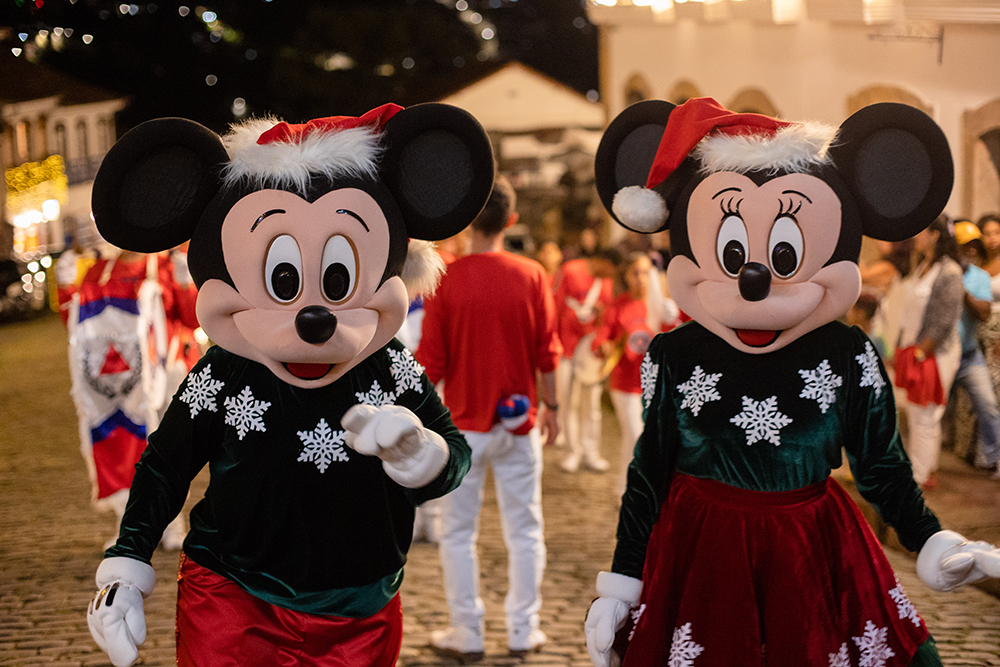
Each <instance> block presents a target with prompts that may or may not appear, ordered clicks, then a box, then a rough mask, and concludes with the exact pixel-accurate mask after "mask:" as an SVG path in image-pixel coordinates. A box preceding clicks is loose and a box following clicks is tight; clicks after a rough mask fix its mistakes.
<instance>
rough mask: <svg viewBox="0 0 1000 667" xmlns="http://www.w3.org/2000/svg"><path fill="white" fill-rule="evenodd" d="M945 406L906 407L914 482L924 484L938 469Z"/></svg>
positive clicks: (910, 405) (908, 405)
mask: <svg viewBox="0 0 1000 667" xmlns="http://www.w3.org/2000/svg"><path fill="white" fill-rule="evenodd" d="M944 407H945V406H943V405H935V404H933V403H932V404H930V405H913V404H911V403H908V404H907V406H906V419H907V424H908V425H909V428H910V438H909V448H908V449H909V452H908V454H909V455H910V464H911V465H912V466H913V480H914V481H915V482H916V483H917V484H923V483H924V482H926V481H927V480H928V478H929V477H930V476H931V473H932V472H935V471H936V470H937V468H938V459H939V458H940V456H941V417H942V416H943V415H944Z"/></svg>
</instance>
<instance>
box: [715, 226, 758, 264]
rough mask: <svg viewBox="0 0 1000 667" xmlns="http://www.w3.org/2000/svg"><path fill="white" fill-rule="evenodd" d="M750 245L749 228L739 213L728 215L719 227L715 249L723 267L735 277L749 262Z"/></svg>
mask: <svg viewBox="0 0 1000 667" xmlns="http://www.w3.org/2000/svg"><path fill="white" fill-rule="evenodd" d="M749 245H750V242H749V240H748V237H747V228H746V226H745V225H744V224H743V220H742V219H741V218H740V217H739V216H737V215H727V216H726V217H725V218H724V219H723V221H722V227H720V228H719V238H718V240H717V241H716V245H715V250H716V253H717V254H718V256H719V264H721V265H722V269H723V270H724V271H725V272H726V273H728V274H729V275H731V276H733V277H734V278H735V277H736V274H737V273H739V271H740V268H742V267H743V265H744V264H746V263H747V247H748V246H749Z"/></svg>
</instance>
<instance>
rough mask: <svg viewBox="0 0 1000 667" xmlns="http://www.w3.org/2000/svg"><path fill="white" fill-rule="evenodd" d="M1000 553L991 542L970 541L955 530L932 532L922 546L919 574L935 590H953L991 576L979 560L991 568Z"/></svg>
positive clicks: (918, 563)
mask: <svg viewBox="0 0 1000 667" xmlns="http://www.w3.org/2000/svg"><path fill="white" fill-rule="evenodd" d="M998 554H1000V550H997V549H996V548H994V547H993V545H992V544H990V543H989V542H969V541H968V540H966V539H965V538H964V537H962V536H961V535H959V534H958V533H956V532H954V531H951V530H942V531H939V532H937V533H934V534H933V535H931V536H930V539H928V540H927V542H925V543H924V546H923V548H921V549H920V554H919V555H918V556H917V574H919V575H920V578H921V579H923V580H924V583H926V584H927V585H928V586H930V587H931V588H933V589H934V590H936V591H953V590H955V589H956V588H958V587H959V586H964V585H965V584H971V583H973V582H975V581H979V580H981V579H985V578H986V577H987V576H990V575H988V574H987V573H986V571H984V569H983V567H981V566H980V564H979V563H982V564H983V566H985V568H986V570H988V571H992V570H993V569H995V568H996V565H995V563H996V560H997V559H998V558H1000V555H998ZM998 569H1000V568H998ZM998 573H1000V572H998ZM994 576H995V575H994Z"/></svg>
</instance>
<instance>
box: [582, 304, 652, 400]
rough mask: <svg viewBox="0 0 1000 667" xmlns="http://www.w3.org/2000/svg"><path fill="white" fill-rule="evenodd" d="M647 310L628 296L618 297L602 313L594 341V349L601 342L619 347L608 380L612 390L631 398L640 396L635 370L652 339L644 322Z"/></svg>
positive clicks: (637, 376)
mask: <svg viewBox="0 0 1000 667" xmlns="http://www.w3.org/2000/svg"><path fill="white" fill-rule="evenodd" d="M646 315H647V308H646V302H645V301H643V300H641V299H640V300H636V299H633V298H632V297H631V296H629V295H628V292H626V293H624V294H621V295H619V297H618V298H617V299H615V301H614V303H613V304H612V305H611V307H610V308H609V309H608V310H607V311H606V312H605V316H604V321H603V323H602V326H601V328H600V329H598V331H597V335H596V336H595V337H594V349H595V350H596V349H598V348H599V347H600V346H601V344H602V343H603V342H605V341H611V342H612V343H613V344H616V345H622V346H623V350H622V356H621V358H620V359H619V360H618V363H617V364H616V365H615V367H614V369H612V371H611V376H610V377H609V384H610V386H611V388H612V389H616V390H618V391H627V392H629V393H633V394H641V393H642V385H641V384H640V382H639V367H640V366H641V365H642V360H643V357H645V356H646V350H647V349H648V348H649V343H650V342H651V341H652V340H653V336H654V335H656V334H655V332H653V330H652V329H650V328H649V323H648V322H647V321H646Z"/></svg>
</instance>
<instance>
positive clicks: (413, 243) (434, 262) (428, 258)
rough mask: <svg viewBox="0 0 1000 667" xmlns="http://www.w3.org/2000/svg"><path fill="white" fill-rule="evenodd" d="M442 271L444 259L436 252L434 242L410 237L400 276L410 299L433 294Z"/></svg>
mask: <svg viewBox="0 0 1000 667" xmlns="http://www.w3.org/2000/svg"><path fill="white" fill-rule="evenodd" d="M444 271H445V265H444V260H443V259H441V255H439V254H438V251H437V246H435V245H434V243H432V242H431V241H421V240H420V239H410V245H409V247H408V248H407V250H406V262H405V263H404V264H403V273H402V275H401V276H400V277H401V278H402V279H403V285H405V286H406V294H407V295H408V296H409V297H410V301H413V300H414V299H416V298H417V297H418V296H423V297H428V296H433V295H434V292H435V290H437V287H438V283H440V282H441V276H443V275H444Z"/></svg>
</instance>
